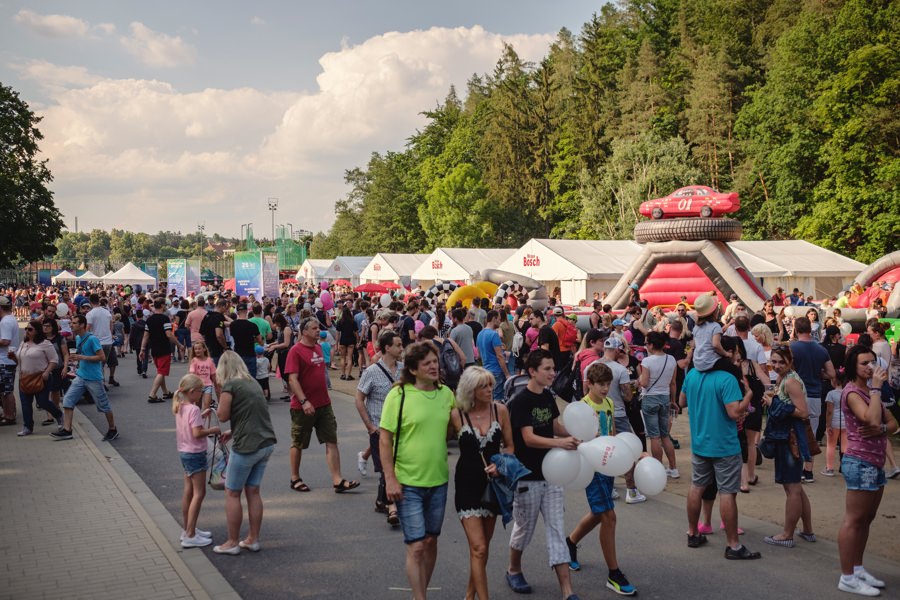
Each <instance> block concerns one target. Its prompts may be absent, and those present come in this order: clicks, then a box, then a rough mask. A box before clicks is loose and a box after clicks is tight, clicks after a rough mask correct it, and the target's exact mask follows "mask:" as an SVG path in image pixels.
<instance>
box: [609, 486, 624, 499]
mask: <svg viewBox="0 0 900 600" xmlns="http://www.w3.org/2000/svg"><path fill="white" fill-rule="evenodd" d="M609 497H610V498H612V499H613V500H618V499H619V498H621V496H619V490H617V489H616V488H613V491H612V494H610V495H609Z"/></svg>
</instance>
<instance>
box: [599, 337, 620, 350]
mask: <svg viewBox="0 0 900 600" xmlns="http://www.w3.org/2000/svg"><path fill="white" fill-rule="evenodd" d="M603 347H604V348H611V349H613V350H618V349H619V348H621V347H622V340H620V339H619V338H617V337H610V338H606V341H605V342H603Z"/></svg>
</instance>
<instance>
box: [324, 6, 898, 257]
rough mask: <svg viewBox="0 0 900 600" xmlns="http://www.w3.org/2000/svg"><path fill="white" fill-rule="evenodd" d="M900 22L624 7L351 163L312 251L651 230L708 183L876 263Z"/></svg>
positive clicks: (796, 233) (771, 218) (756, 223)
mask: <svg viewBox="0 0 900 600" xmlns="http://www.w3.org/2000/svg"><path fill="white" fill-rule="evenodd" d="M898 28H900V2H896V1H890V0H744V1H741V2H734V1H733V0H690V1H688V0H652V1H650V0H624V1H621V2H619V3H617V4H615V5H612V4H607V5H605V6H604V7H603V8H602V9H601V10H600V12H599V13H596V14H594V15H593V16H592V17H591V19H590V20H589V21H587V22H586V23H585V24H584V25H583V27H582V29H581V31H580V32H579V33H578V34H574V33H572V32H570V31H568V30H565V29H563V30H561V31H560V32H559V34H558V35H557V37H556V39H555V41H554V42H553V44H552V45H551V47H550V49H549V51H548V53H547V54H546V56H544V57H543V58H542V59H541V60H540V61H539V62H536V63H529V62H525V61H523V60H522V59H521V58H520V57H519V55H518V54H517V53H516V50H515V48H513V47H512V46H506V47H505V48H504V50H503V52H502V55H501V56H500V58H499V60H498V61H497V63H496V66H495V68H494V70H493V71H492V72H490V73H486V74H476V75H473V76H472V77H471V78H470V79H469V81H468V83H467V85H466V89H465V93H464V94H462V95H460V94H459V93H458V92H457V90H456V89H454V88H450V90H449V91H448V93H447V96H446V98H445V99H444V100H443V101H442V102H440V103H438V104H437V106H435V107H434V108H432V109H430V110H427V111H425V112H424V113H423V114H424V116H425V117H426V120H427V121H426V124H425V125H424V127H423V128H422V129H421V130H417V131H415V132H413V133H411V135H410V136H409V138H408V140H407V143H406V145H405V147H404V148H403V149H397V150H388V151H385V152H373V153H372V155H371V158H370V160H369V162H368V164H366V165H365V166H362V167H356V168H352V169H349V170H348V171H346V173H345V181H346V183H347V184H348V186H349V188H350V189H349V192H348V193H347V195H346V197H344V198H341V199H340V200H338V201H337V202H336V204H335V217H336V219H335V222H334V224H333V226H332V227H331V229H330V230H329V231H328V232H320V233H318V234H316V235H315V236H314V237H313V240H312V243H311V247H310V255H311V256H312V257H314V258H332V257H334V256H337V255H372V254H374V253H376V252H423V251H424V252H430V251H431V250H432V249H434V248H435V247H441V246H443V247H456V246H463V247H519V246H521V245H522V244H523V243H524V242H525V241H527V240H528V239H530V238H532V237H554V238H570V239H597V238H599V239H631V237H632V232H633V228H634V224H635V223H636V222H637V221H638V220H640V219H641V217H640V215H639V213H638V206H639V205H640V203H641V202H643V201H645V200H648V199H652V198H654V197H659V196H663V195H666V194H668V193H670V192H672V191H673V190H675V189H676V188H678V187H682V186H684V185H691V184H703V185H709V186H711V187H713V188H716V189H718V190H722V191H737V192H739V193H740V197H741V203H742V207H741V210H740V211H739V212H738V213H737V214H736V215H733V216H734V217H736V218H738V219H740V220H741V221H742V222H743V226H744V238H745V239H805V240H808V241H810V242H813V243H816V244H818V245H821V246H823V247H826V248H829V249H831V250H834V251H836V252H839V253H841V254H845V255H847V256H851V257H853V258H856V259H858V260H860V261H862V262H871V261H873V260H875V259H877V258H878V257H880V256H882V255H884V254H885V253H888V252H890V251H893V250H896V249H897V248H898V237H900V235H898V232H900V195H898V191H897V182H898V181H900V160H898V140H900V121H898V115H900V110H898V109H900V85H898V84H900V79H898V76H897V75H898V65H900V56H898V54H900V35H898Z"/></svg>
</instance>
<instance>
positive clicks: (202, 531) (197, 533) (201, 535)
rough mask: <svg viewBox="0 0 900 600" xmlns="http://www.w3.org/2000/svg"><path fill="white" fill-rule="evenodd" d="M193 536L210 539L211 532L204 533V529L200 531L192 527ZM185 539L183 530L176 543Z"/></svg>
mask: <svg viewBox="0 0 900 600" xmlns="http://www.w3.org/2000/svg"><path fill="white" fill-rule="evenodd" d="M194 535H195V536H200V537H205V538H212V531H206V530H205V529H200V528H199V527H194ZM185 537H187V535H186V532H185V531H184V529H182V530H181V535H180V536H178V541H181V540H183V539H184V538H185Z"/></svg>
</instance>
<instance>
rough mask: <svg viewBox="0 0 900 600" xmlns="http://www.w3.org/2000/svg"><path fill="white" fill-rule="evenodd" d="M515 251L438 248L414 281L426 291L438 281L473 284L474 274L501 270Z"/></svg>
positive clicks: (421, 267)
mask: <svg viewBox="0 0 900 600" xmlns="http://www.w3.org/2000/svg"><path fill="white" fill-rule="evenodd" d="M515 251H516V249H515V248H437V249H436V250H435V251H434V252H432V253H431V254H429V255H428V256H427V257H426V258H425V260H423V261H422V262H421V263H420V264H419V266H418V267H416V269H415V270H414V271H413V272H412V278H413V279H415V280H418V282H419V286H420V287H422V288H425V287H427V286H431V285H432V284H434V282H436V281H462V282H464V283H467V284H468V283H472V282H473V281H474V277H475V274H476V273H478V272H479V271H484V270H485V269H499V268H500V264H501V263H502V262H503V261H505V260H506V259H507V258H509V257H510V255H512V254H513V253H514V252H515Z"/></svg>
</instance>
